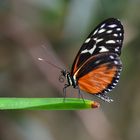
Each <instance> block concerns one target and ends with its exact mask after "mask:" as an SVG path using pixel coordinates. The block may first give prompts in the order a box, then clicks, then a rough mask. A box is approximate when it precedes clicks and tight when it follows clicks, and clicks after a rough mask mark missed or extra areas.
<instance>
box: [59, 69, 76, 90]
mask: <svg viewBox="0 0 140 140" xmlns="http://www.w3.org/2000/svg"><path fill="white" fill-rule="evenodd" d="M61 74H62V76H64V77H65V78H66V81H67V85H68V86H73V87H74V88H75V87H76V86H77V81H76V80H75V79H74V78H73V76H72V75H71V74H70V72H68V71H66V70H65V69H64V70H62V71H61Z"/></svg>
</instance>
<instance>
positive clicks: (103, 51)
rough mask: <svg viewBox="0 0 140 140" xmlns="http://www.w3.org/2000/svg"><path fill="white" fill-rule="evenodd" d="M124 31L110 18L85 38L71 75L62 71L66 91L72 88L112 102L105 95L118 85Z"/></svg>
mask: <svg viewBox="0 0 140 140" xmlns="http://www.w3.org/2000/svg"><path fill="white" fill-rule="evenodd" d="M123 38H124V29H123V26H122V24H121V22H120V21H119V20H118V19H115V18H109V19H107V20H105V21H103V22H102V23H100V24H99V25H98V26H97V27H96V28H95V29H94V30H93V31H92V32H91V33H90V34H89V36H88V37H87V38H86V40H85V41H84V43H83V45H82V46H81V48H80V50H79V52H78V54H77V56H76V58H75V60H74V63H73V65H72V69H71V72H68V71H66V70H62V71H61V74H62V75H61V76H65V78H66V79H67V84H65V86H64V90H63V92H64V96H65V95H66V88H67V87H69V86H73V87H74V88H78V89H79V92H80V90H82V91H85V92H88V93H90V94H93V95H96V96H97V97H99V98H101V99H102V100H104V101H107V102H111V101H113V100H112V99H110V98H109V97H108V96H107V95H106V93H107V92H109V91H111V90H112V89H113V88H114V87H115V86H116V85H117V83H118V81H119V77H120V71H121V70H122V63H121V60H120V57H119V56H120V54H121V47H122V43H123Z"/></svg>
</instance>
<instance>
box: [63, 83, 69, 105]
mask: <svg viewBox="0 0 140 140" xmlns="http://www.w3.org/2000/svg"><path fill="white" fill-rule="evenodd" d="M69 86H70V85H68V84H65V86H64V88H63V97H64V99H63V101H64V102H65V99H66V89H67V88H68V87H69Z"/></svg>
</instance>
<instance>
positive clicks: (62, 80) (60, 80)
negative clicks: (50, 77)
mask: <svg viewBox="0 0 140 140" xmlns="http://www.w3.org/2000/svg"><path fill="white" fill-rule="evenodd" d="M64 81H65V78H64V75H63V74H61V75H60V76H59V82H60V83H64Z"/></svg>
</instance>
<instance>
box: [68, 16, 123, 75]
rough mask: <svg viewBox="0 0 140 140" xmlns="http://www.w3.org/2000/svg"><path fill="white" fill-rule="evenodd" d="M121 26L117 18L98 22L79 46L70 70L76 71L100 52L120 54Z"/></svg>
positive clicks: (72, 72)
mask: <svg viewBox="0 0 140 140" xmlns="http://www.w3.org/2000/svg"><path fill="white" fill-rule="evenodd" d="M123 34H124V30H123V26H122V24H121V22H120V21H119V20H118V19H114V18H109V19H107V20H105V21H103V22H102V23H101V24H99V25H98V26H97V27H96V28H95V29H94V30H93V31H92V32H91V33H90V34H89V36H88V37H87V39H86V40H85V42H84V43H83V45H82V47H81V48H80V50H79V52H78V54H77V56H76V58H75V60H74V63H73V66H72V70H71V74H72V75H74V73H75V72H76V71H77V69H78V68H80V67H81V66H82V65H83V63H84V62H85V61H87V60H88V59H90V57H92V56H95V55H98V54H101V53H105V52H106V53H115V54H118V55H120V54H121V47H122V42H123V38H124V37H123Z"/></svg>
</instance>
